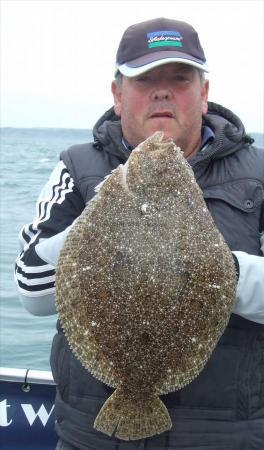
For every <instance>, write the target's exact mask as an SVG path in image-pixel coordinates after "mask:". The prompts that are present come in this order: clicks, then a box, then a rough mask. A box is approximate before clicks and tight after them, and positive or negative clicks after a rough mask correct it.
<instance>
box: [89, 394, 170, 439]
mask: <svg viewBox="0 0 264 450" xmlns="http://www.w3.org/2000/svg"><path fill="white" fill-rule="evenodd" d="M94 427H95V428H96V430H98V431H101V432H103V433H105V434H108V435H109V436H115V437H116V438H119V439H123V440H126V441H127V440H136V439H144V438H147V437H150V436H153V435H155V434H159V433H163V432H164V431H167V430H169V429H170V428H171V427H172V423H171V418H170V416H169V412H168V410H167V408H166V406H165V405H164V403H163V402H162V401H161V400H160V398H159V397H157V396H156V397H154V396H153V397H152V398H150V399H148V400H147V401H145V402H144V401H140V402H139V401H133V400H132V399H130V398H127V397H124V395H123V394H120V391H119V389H117V390H116V391H115V392H114V393H113V394H112V395H111V397H109V399H108V400H107V401H106V402H105V403H104V405H103V406H102V408H101V410H100V411H99V413H98V415H97V417H96V419H95V422H94Z"/></svg>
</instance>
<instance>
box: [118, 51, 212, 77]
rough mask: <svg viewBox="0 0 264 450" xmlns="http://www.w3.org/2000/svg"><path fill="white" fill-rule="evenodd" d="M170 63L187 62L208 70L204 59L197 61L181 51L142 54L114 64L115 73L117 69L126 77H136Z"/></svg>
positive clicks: (205, 70) (204, 70)
mask: <svg viewBox="0 0 264 450" xmlns="http://www.w3.org/2000/svg"><path fill="white" fill-rule="evenodd" d="M153 59H154V60H153ZM171 63H181V64H187V65H189V66H193V67H196V68H197V69H200V70H202V71H203V72H209V69H208V66H207V64H206V62H204V61H199V60H197V59H195V58H192V57H190V55H187V54H185V53H182V52H181V53H180V52H168V51H165V52H162V51H161V52H156V53H152V54H149V55H145V56H142V57H140V58H137V59H135V60H133V61H128V62H127V63H125V64H121V65H116V73H117V72H118V71H119V72H121V73H122V75H125V76H126V77H136V76H138V75H141V74H142V73H145V72H148V71H149V70H151V69H154V68H155V67H158V66H162V65H164V64H171Z"/></svg>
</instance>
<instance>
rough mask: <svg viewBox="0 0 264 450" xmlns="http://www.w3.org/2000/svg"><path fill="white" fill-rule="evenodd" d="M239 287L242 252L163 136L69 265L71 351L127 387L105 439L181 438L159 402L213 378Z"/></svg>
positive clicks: (119, 188)
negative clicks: (208, 373) (234, 250)
mask: <svg viewBox="0 0 264 450" xmlns="http://www.w3.org/2000/svg"><path fill="white" fill-rule="evenodd" d="M235 287H236V274H235V269H234V263H233V258H232V255H231V252H230V250H229V249H228V247H227V245H226V244H225V242H224V239H223V237H222V236H221V234H220V233H219V232H218V230H217V228H216V226H215V224H214V222H213V220H212V217H211V215H210V213H209V211H208V210H207V207H206V205H205V202H204V200H203V195H202V192H201V190H200V188H199V186H198V185H197V183H196V181H195V178H194V174H193V172H192V169H191V168H190V166H189V164H188V163H187V161H186V160H185V159H184V157H183V153H182V151H181V150H180V149H179V148H177V147H176V145H175V144H174V143H173V141H172V140H168V141H165V142H164V141H163V134H162V133H161V132H157V133H155V134H154V135H153V136H152V137H150V138H149V139H148V140H146V141H145V142H144V143H142V144H140V146H139V147H138V148H137V149H135V150H134V151H133V152H132V154H131V156H130V158H129V159H128V161H127V163H126V164H125V165H124V166H123V165H120V166H119V167H118V168H117V169H116V170H115V171H113V172H112V174H111V175H110V176H109V177H108V178H107V179H106V181H105V182H104V183H103V185H102V186H101V188H100V190H99V193H98V194H97V195H96V197H95V199H94V200H93V201H92V202H91V203H90V204H89V205H88V206H87V207H86V208H85V210H84V212H83V213H82V215H81V216H80V218H79V219H78V221H77V222H76V224H75V226H74V227H73V229H72V230H71V232H70V233H69V235H68V238H67V240H66V243H65V245H64V248H63V249H62V252H61V254H60V258H59V262H58V267H57V275H56V303H57V310H58V313H59V317H60V320H61V323H62V325H63V328H64V331H65V334H66V336H67V338H68V340H69V343H70V346H71V348H72V350H73V352H74V353H75V355H76V356H77V357H78V358H79V360H80V361H81V363H82V364H83V365H84V366H85V367H86V368H87V369H88V370H89V371H90V372H91V373H92V374H93V375H94V376H95V377H97V378H98V379H99V380H101V381H103V382H104V383H106V384H108V385H109V386H112V387H114V388H116V390H115V392H114V393H113V395H112V396H111V397H110V398H109V399H108V400H107V401H106V403H105V404H104V405H103V407H102V409H101V411H100V412H99V414H98V416H97V418H96V420H95V428H96V429H98V430H100V431H102V432H104V433H106V434H109V435H115V436H116V437H118V438H120V439H125V440H129V439H132V440H134V439H141V438H145V437H148V436H152V435H155V434H157V433H161V432H163V431H165V430H168V429H170V428H171V425H172V424H171V420H170V417H169V414H168V411H167V409H166V407H165V405H164V404H163V402H162V401H161V400H160V399H159V395H160V394H165V393H168V392H171V391H175V390H177V389H180V388H182V387H183V386H185V385H187V384H188V383H190V382H191V381H192V380H193V379H194V378H195V377H196V376H197V375H198V374H199V373H200V372H201V370H202V369H203V368H204V366H205V364H206V362H207V361H208V359H209V357H210V355H211V353H212V351H213V349H214V348H215V346H216V344H217V341H218V340H219V338H220V336H221V335H222V333H223V331H224V329H225V327H226V325H227V323H228V320H229V317H230V313H231V311H232V308H233V303H234V299H235Z"/></svg>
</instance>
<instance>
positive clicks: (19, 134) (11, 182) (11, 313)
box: [0, 128, 92, 370]
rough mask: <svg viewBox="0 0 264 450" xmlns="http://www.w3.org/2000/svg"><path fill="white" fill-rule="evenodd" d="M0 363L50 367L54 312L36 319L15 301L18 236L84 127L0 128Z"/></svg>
mask: <svg viewBox="0 0 264 450" xmlns="http://www.w3.org/2000/svg"><path fill="white" fill-rule="evenodd" d="M0 133H1V136H0V137H1V141H0V144H1V145H0V167H1V173H0V221H1V222H0V226H1V228H0V250H1V256H0V301H1V303H0V366H4V367H18V368H26V369H28V368H29V369H39V370H50V367H49V354H50V347H51V343H52V338H53V335H54V333H55V324H56V320H57V316H56V315H53V316H48V317H36V316H32V315H31V314H29V313H28V312H27V311H26V310H25V309H24V308H23V306H22V305H21V303H20V301H19V297H18V294H17V291H16V287H15V284H14V275H13V274H14V264H15V259H16V257H17V255H18V253H19V251H20V250H19V245H18V235H19V231H20V229H21V228H22V226H23V225H25V224H27V223H30V222H32V220H33V218H34V217H35V204H36V200H37V198H38V194H39V192H40V190H41V188H42V187H43V185H44V183H45V182H46V181H47V180H48V178H49V175H50V173H51V171H52V169H53V168H54V166H55V165H56V163H57V162H58V160H59V155H60V152H61V151H62V150H65V149H67V148H68V147H69V146H71V145H73V144H78V143H84V142H89V141H91V139H92V134H91V131H90V130H69V129H16V128H2V129H1V130H0Z"/></svg>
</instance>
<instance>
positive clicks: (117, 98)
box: [111, 81, 122, 117]
mask: <svg viewBox="0 0 264 450" xmlns="http://www.w3.org/2000/svg"><path fill="white" fill-rule="evenodd" d="M111 91H112V94H113V97H114V102H115V104H114V110H115V113H116V115H117V116H118V117H120V116H121V96H122V91H121V87H120V86H118V84H117V83H116V81H113V82H112V86H111Z"/></svg>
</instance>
